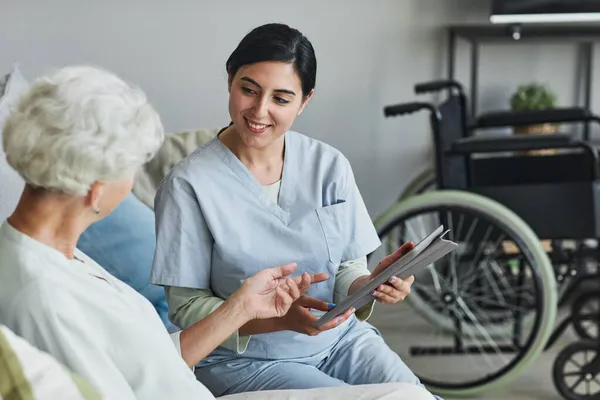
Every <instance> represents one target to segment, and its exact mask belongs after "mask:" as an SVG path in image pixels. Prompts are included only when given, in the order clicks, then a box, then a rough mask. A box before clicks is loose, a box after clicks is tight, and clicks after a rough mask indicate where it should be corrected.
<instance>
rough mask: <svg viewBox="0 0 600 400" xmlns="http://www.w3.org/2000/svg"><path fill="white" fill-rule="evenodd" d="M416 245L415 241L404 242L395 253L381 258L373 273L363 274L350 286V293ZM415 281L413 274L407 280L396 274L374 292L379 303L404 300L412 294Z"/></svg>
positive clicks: (393, 302) (392, 302)
mask: <svg viewBox="0 0 600 400" xmlns="http://www.w3.org/2000/svg"><path fill="white" fill-rule="evenodd" d="M414 247H415V245H414V243H413V242H408V243H404V244H403V245H402V246H401V247H400V248H399V249H398V250H396V251H395V252H394V253H392V254H390V255H389V256H387V257H385V258H384V259H383V260H381V262H380V263H379V264H377V267H375V269H374V270H373V272H372V273H371V275H365V276H361V277H360V278H358V279H356V281H354V283H353V284H352V286H351V287H350V293H349V294H352V293H354V292H355V291H356V290H358V289H360V288H361V287H362V286H363V285H365V284H366V283H367V282H368V281H370V280H371V279H373V278H375V277H376V276H377V275H378V274H379V273H380V272H381V271H383V270H385V269H386V268H387V267H389V266H390V265H392V264H393V263H394V262H396V260H398V259H399V258H400V257H402V256H403V255H405V254H406V253H408V252H409V251H410V250H412V249H413V248H414ZM414 281H415V277H414V276H412V275H411V276H410V277H408V278H407V279H405V280H402V279H400V278H398V277H396V276H392V277H391V278H390V279H389V280H388V282H386V283H385V284H383V285H379V287H378V288H377V289H376V290H375V291H374V292H373V293H372V294H373V296H375V297H376V298H377V301H378V302H379V303H383V304H395V303H398V302H400V301H403V300H404V298H405V297H406V296H408V295H409V294H410V288H411V286H412V284H413V282H414Z"/></svg>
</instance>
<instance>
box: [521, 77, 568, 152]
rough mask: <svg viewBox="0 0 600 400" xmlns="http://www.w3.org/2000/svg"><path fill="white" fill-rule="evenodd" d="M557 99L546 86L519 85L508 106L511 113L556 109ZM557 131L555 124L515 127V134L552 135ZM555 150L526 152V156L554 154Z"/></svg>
mask: <svg viewBox="0 0 600 400" xmlns="http://www.w3.org/2000/svg"><path fill="white" fill-rule="evenodd" d="M556 104H557V97H556V94H555V93H554V92H552V90H550V89H549V88H548V87H547V86H546V85H543V84H539V83H529V84H526V85H521V86H519V87H518V88H517V91H516V92H515V93H514V94H513V95H512V97H511V99H510V106H511V109H512V110H513V111H525V110H546V109H550V108H556ZM557 131H558V126H557V125H556V124H550V123H546V124H537V125H527V126H515V127H514V132H515V133H516V134H529V135H532V134H533V135H535V134H552V133H556V132H557ZM555 153H556V150H554V149H548V150H536V151H528V152H526V154H537V155H539V154H555Z"/></svg>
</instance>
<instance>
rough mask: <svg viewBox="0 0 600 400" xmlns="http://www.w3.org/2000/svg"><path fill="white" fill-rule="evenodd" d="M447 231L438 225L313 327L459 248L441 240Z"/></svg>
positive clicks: (367, 301) (366, 302)
mask: <svg viewBox="0 0 600 400" xmlns="http://www.w3.org/2000/svg"><path fill="white" fill-rule="evenodd" d="M448 232H449V230H446V231H444V227H443V226H439V227H438V228H437V229H436V230H435V231H433V232H432V233H431V234H430V235H428V236H427V237H426V238H425V239H423V240H422V241H420V242H419V243H418V244H417V245H415V247H414V248H413V249H412V250H410V251H409V252H408V253H406V254H405V255H403V256H402V257H400V258H399V259H398V260H396V261H395V262H394V263H393V264H392V265H390V266H389V267H387V268H386V269H384V270H383V271H381V272H380V273H379V275H377V276H376V277H375V278H373V279H371V280H370V281H368V282H367V283H366V284H365V285H364V286H363V287H362V288H360V289H359V290H357V291H356V292H355V293H354V294H353V295H352V296H350V297H348V298H347V299H345V300H344V301H343V302H341V303H340V304H337V305H336V306H335V307H334V308H332V309H331V310H329V311H328V312H327V313H326V314H324V315H323V316H322V317H321V318H320V319H319V320H318V321H317V322H315V326H317V327H319V326H321V325H323V324H326V323H327V322H329V321H331V320H332V319H334V318H336V317H337V316H339V315H341V314H343V313H345V312H346V311H347V310H349V309H350V308H351V307H354V309H355V310H358V309H359V308H361V307H363V306H364V305H366V304H368V303H370V302H371V301H373V300H374V299H376V297H374V296H373V295H372V294H371V293H373V292H374V291H375V290H376V289H377V288H378V287H379V286H380V285H382V284H384V283H386V282H388V281H389V279H390V278H391V277H392V276H396V277H398V278H400V279H407V278H408V277H410V276H411V275H415V274H417V273H418V272H420V271H422V270H423V269H424V268H426V267H427V266H429V265H431V264H432V263H434V262H436V261H437V260H439V259H440V258H442V257H444V256H445V255H447V254H448V253H450V252H452V251H454V250H455V249H456V248H457V247H458V245H457V244H456V243H454V242H452V241H450V240H448V239H444V236H446V234H447V233H448Z"/></svg>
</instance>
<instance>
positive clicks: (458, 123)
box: [434, 95, 469, 189]
mask: <svg viewBox="0 0 600 400" xmlns="http://www.w3.org/2000/svg"><path fill="white" fill-rule="evenodd" d="M438 111H439V113H440V121H439V126H438V132H434V135H435V136H436V137H435V138H434V144H435V154H436V163H437V164H438V165H437V170H436V173H437V178H438V182H437V183H438V187H439V188H440V189H466V188H467V184H468V181H469V177H468V159H469V157H463V156H452V157H450V156H448V154H447V152H448V151H449V150H450V148H451V147H452V143H453V142H455V141H456V140H458V139H461V138H463V137H465V136H467V135H468V129H467V121H466V114H465V111H466V110H465V108H464V104H463V101H462V99H461V98H460V96H458V95H451V96H449V97H448V99H447V100H446V101H444V102H443V103H442V104H440V106H439V107H438Z"/></svg>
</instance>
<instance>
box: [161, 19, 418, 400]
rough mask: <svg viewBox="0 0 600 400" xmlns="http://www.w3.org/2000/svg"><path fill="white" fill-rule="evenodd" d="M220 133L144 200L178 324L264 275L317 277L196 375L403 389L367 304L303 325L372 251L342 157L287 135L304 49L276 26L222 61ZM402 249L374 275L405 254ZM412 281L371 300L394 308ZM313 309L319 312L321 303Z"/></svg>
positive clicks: (246, 386)
mask: <svg viewBox="0 0 600 400" xmlns="http://www.w3.org/2000/svg"><path fill="white" fill-rule="evenodd" d="M226 69H227V73H228V89H229V114H230V116H231V121H232V122H231V124H230V125H229V126H227V127H226V128H224V129H223V130H221V131H220V133H219V134H218V136H217V137H216V138H215V139H213V140H212V141H210V142H208V143H207V144H205V145H203V146H202V147H201V148H199V149H197V150H196V151H195V152H193V153H192V154H191V155H190V156H189V157H187V158H186V159H184V160H183V161H182V162H180V163H179V164H178V165H177V166H176V167H175V168H173V170H172V171H171V173H170V174H169V175H168V176H167V177H166V179H165V180H164V181H163V183H162V185H161V187H160V188H159V190H158V192H157V195H156V199H155V211H156V233H157V246H156V252H155V257H154V264H153V271H152V274H151V282H152V283H154V284H158V285H163V286H165V289H166V293H167V301H168V303H169V317H170V319H171V321H172V322H173V323H174V324H175V325H178V326H179V327H181V328H186V327H187V326H190V325H192V324H194V323H195V322H197V321H199V320H202V319H203V318H206V317H207V316H208V315H210V314H211V313H212V312H213V311H214V310H215V309H217V307H219V305H220V304H221V303H222V302H223V301H224V300H225V299H227V298H228V297H229V296H231V295H232V293H234V292H235V290H237V289H238V288H239V287H240V285H241V284H242V282H243V281H244V279H246V278H248V277H250V276H252V275H253V274H255V273H256V272H258V271H260V270H262V269H263V268H265V267H266V266H269V265H278V264H284V263H289V262H294V263H296V264H297V266H298V271H300V272H304V271H306V272H308V273H310V274H312V273H320V272H325V273H327V274H329V276H330V277H332V279H329V280H327V281H325V282H321V283H319V284H316V285H313V286H312V287H311V288H310V289H309V291H308V293H307V295H305V296H302V297H300V298H299V299H298V300H297V301H295V302H294V304H293V305H292V307H291V308H290V311H289V312H288V313H287V314H286V315H285V316H283V317H281V318H271V319H267V320H262V321H256V322H251V323H247V324H245V325H244V326H242V327H241V328H240V329H239V330H238V331H237V332H235V333H234V334H233V335H231V336H230V337H229V338H228V339H227V340H226V341H225V342H223V343H222V344H221V346H220V347H218V348H217V349H216V350H215V351H213V352H212V353H211V354H210V355H209V356H208V357H206V358H205V359H204V360H203V361H202V362H200V363H199V364H198V365H197V367H196V376H197V377H198V378H199V379H200V381H201V382H202V383H203V384H205V385H206V386H207V387H208V388H209V389H210V390H211V391H212V392H213V394H214V395H215V396H221V395H225V394H231V393H240V392H247V391H257V390H275V389H298V388H314V387H328V386H343V385H347V384H351V385H356V384H370V383H383V382H409V383H414V384H419V385H420V382H419V380H418V378H417V377H416V376H415V375H414V374H413V373H412V372H411V370H410V369H409V368H408V367H407V366H406V365H405V364H404V363H403V362H402V360H401V359H400V358H399V357H398V355H397V354H396V353H394V352H393V351H392V350H391V349H390V348H389V347H388V346H387V345H386V344H385V343H384V341H383V339H382V338H381V336H380V335H379V333H378V331H377V330H376V329H375V328H374V327H373V326H371V325H370V324H368V323H367V322H364V321H365V320H366V319H367V318H368V317H369V315H370V313H371V310H372V307H373V303H371V304H368V305H367V306H365V307H363V308H362V309H360V310H356V313H355V315H351V312H352V310H350V311H349V312H348V313H346V314H345V315H344V316H342V317H341V318H339V319H338V320H334V321H333V322H332V323H330V324H328V325H327V326H325V327H324V328H321V329H317V328H314V327H313V326H312V324H313V323H314V322H315V321H316V320H317V319H318V318H319V317H320V315H322V314H324V313H325V312H326V311H327V308H328V307H323V306H322V304H326V303H337V302H340V301H342V300H343V299H344V298H346V297H347V296H348V295H351V294H352V293H354V292H355V291H356V290H358V289H359V288H360V287H362V286H363V285H364V284H365V283H366V282H367V281H368V280H369V279H371V273H370V271H369V270H368V269H367V263H366V255H367V254H369V253H371V252H372V251H374V250H375V249H376V248H377V247H378V246H379V245H380V241H379V238H378V236H377V233H376V231H375V229H374V227H373V224H372V222H371V219H370V217H369V214H368V212H367V210H366V207H365V205H364V203H363V200H362V198H361V195H360V193H359V190H358V188H357V186H356V183H355V180H354V175H353V173H352V169H351V167H350V164H349V162H348V160H347V159H346V158H345V157H344V156H343V155H342V154H341V153H340V152H339V151H338V150H336V149H334V148H333V147H331V146H329V145H327V144H325V143H322V142H320V141H317V140H315V139H312V138H310V137H307V136H305V135H303V134H301V133H298V132H295V131H293V130H291V126H292V124H293V122H294V120H295V119H296V118H297V117H298V116H299V115H301V114H302V112H303V111H304V109H305V108H306V106H307V104H308V103H309V101H310V99H311V98H312V96H313V95H314V87H315V80H316V70H317V63H316V57H315V53H314V50H313V47H312V45H311V43H310V42H309V41H308V39H307V38H306V37H305V36H303V35H302V34H301V33H300V32H298V31H297V30H295V29H292V28H290V27H288V26H286V25H282V24H267V25H263V26H260V27H258V28H256V29H254V30H253V31H251V32H250V33H249V34H248V35H247V36H246V37H244V39H243V40H242V41H241V42H240V43H239V45H238V47H237V48H236V49H235V51H234V52H233V53H232V54H231V56H230V57H229V59H228V60H227V63H226ZM411 246H412V244H407V245H405V246H403V248H401V249H399V250H398V251H397V252H396V253H394V254H393V255H390V256H388V257H387V258H386V259H385V260H384V261H383V262H382V263H380V265H379V266H378V267H377V268H376V270H375V271H374V272H373V274H374V275H375V274H377V273H378V272H379V271H381V270H382V269H383V268H385V267H386V266H387V265H389V264H390V262H392V261H393V260H395V259H397V258H398V257H399V256H400V255H401V254H402V253H403V252H405V251H406V250H408V249H410V248H411ZM412 282H413V278H412V277H411V278H410V279H408V280H406V281H404V282H403V281H402V280H400V279H399V278H391V279H390V285H389V286H388V285H383V286H381V287H379V288H378V290H377V291H375V292H374V296H375V298H376V299H377V300H379V301H380V302H382V303H396V302H398V301H401V300H403V299H404V297H405V296H406V295H407V294H408V293H409V292H410V286H411V284H412ZM323 302H325V303H323Z"/></svg>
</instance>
